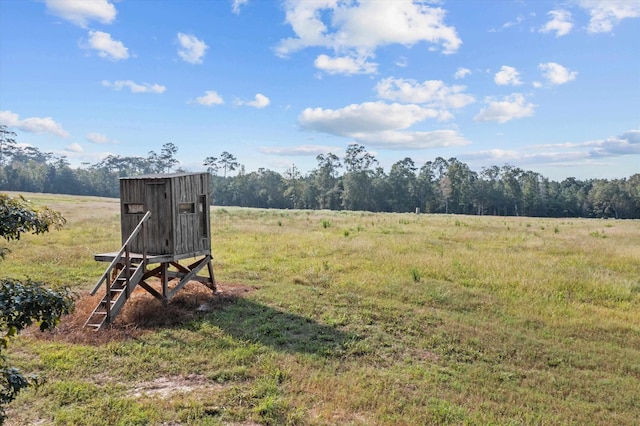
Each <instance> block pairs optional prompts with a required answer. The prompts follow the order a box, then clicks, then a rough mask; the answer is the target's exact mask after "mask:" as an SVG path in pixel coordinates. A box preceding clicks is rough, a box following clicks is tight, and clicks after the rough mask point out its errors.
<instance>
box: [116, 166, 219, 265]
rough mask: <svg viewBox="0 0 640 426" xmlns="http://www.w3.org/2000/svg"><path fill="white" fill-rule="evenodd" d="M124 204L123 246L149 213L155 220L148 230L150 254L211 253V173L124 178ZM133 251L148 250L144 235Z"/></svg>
mask: <svg viewBox="0 0 640 426" xmlns="http://www.w3.org/2000/svg"><path fill="white" fill-rule="evenodd" d="M120 204H121V207H120V209H121V218H122V219H121V230H122V242H123V243H124V241H125V240H126V239H127V238H128V237H129V235H130V234H131V232H132V231H133V229H134V228H135V227H136V225H137V224H138V222H139V221H140V219H142V216H143V215H144V213H145V212H146V211H147V210H148V211H151V218H150V219H149V222H148V225H147V229H146V248H147V253H149V254H173V255H182V254H188V253H204V254H207V253H208V254H210V252H211V236H210V216H209V174H208V173H176V174H166V175H162V174H158V175H145V176H137V177H133V178H123V179H121V180H120ZM132 250H133V251H135V252H139V253H141V252H142V251H143V250H144V245H143V241H142V236H140V237H139V238H137V239H136V241H135V242H134V244H133V247H132Z"/></svg>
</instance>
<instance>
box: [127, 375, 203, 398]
mask: <svg viewBox="0 0 640 426" xmlns="http://www.w3.org/2000/svg"><path fill="white" fill-rule="evenodd" d="M211 387H212V385H211V382H210V381H209V380H207V378H206V377H204V376H199V375H197V374H192V375H189V376H172V377H158V378H157V379H154V380H151V381H148V382H140V383H137V384H136V385H135V386H134V387H133V389H131V390H130V391H129V392H128V394H129V396H132V397H135V398H139V397H141V396H156V397H158V398H161V399H167V398H170V397H172V396H174V395H175V394H179V393H189V392H193V391H195V390H199V389H205V388H208V389H211Z"/></svg>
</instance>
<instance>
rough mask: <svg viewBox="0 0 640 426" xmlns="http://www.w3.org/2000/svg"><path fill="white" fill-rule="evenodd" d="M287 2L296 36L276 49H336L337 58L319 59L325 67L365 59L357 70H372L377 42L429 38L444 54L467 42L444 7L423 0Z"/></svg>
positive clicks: (285, 52) (348, 68)
mask: <svg viewBox="0 0 640 426" xmlns="http://www.w3.org/2000/svg"><path fill="white" fill-rule="evenodd" d="M284 7H285V11H286V17H285V20H286V22H287V23H288V24H289V25H291V28H292V30H293V32H294V33H295V36H294V37H290V38H286V39H282V40H280V43H279V44H278V45H277V46H276V53H277V54H278V55H279V56H282V57H285V56H288V55H289V54H291V53H293V52H296V51H299V50H302V49H305V48H307V47H325V48H328V49H331V50H333V51H334V52H335V53H336V58H335V59H333V60H329V57H328V56H326V55H325V57H323V58H322V59H319V61H320V63H319V65H320V66H323V65H324V67H325V69H326V70H329V69H330V70H334V71H337V72H339V71H340V70H344V71H347V72H351V73H353V69H355V68H354V65H361V66H360V68H358V70H359V71H358V73H363V72H365V71H366V72H372V71H371V70H372V68H371V66H372V65H373V64H369V63H368V62H367V60H368V59H369V58H372V57H374V56H375V51H376V49H377V48H378V47H380V46H385V45H390V44H402V45H405V46H412V45H414V44H416V43H420V42H428V43H431V44H433V45H438V46H440V47H441V48H442V52H443V53H445V54H450V53H454V52H456V51H457V50H458V48H459V47H460V45H461V44H462V41H461V40H460V38H459V37H458V35H457V33H456V30H455V28H454V27H452V26H448V25H446V24H445V22H444V18H445V15H446V12H445V10H444V9H442V8H439V7H431V6H428V5H426V4H424V3H423V2H414V1H413V0H394V1H360V2H346V1H336V0H319V1H309V0H286V1H285V6H284ZM343 58H352V60H351V61H350V62H347V61H344V59H343ZM338 59H340V61H337V60H338ZM316 62H318V59H317V60H316ZM363 65H368V66H363ZM337 72H336V73H337Z"/></svg>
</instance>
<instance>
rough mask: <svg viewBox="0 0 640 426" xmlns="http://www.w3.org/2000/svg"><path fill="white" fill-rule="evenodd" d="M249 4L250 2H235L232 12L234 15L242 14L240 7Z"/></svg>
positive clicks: (246, 0) (244, 0)
mask: <svg viewBox="0 0 640 426" xmlns="http://www.w3.org/2000/svg"><path fill="white" fill-rule="evenodd" d="M248 2H249V0H233V4H232V5H231V10H232V11H233V13H235V14H238V13H240V7H241V6H242V5H245V4H247V3H248Z"/></svg>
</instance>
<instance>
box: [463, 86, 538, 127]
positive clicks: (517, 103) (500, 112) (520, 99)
mask: <svg viewBox="0 0 640 426" xmlns="http://www.w3.org/2000/svg"><path fill="white" fill-rule="evenodd" d="M487 102H488V104H489V106H487V107H486V108H483V109H481V110H480V113H478V115H476V116H475V117H473V120H474V121H497V122H498V123H506V122H507V121H510V120H513V119H516V118H523V117H531V116H532V115H533V113H534V110H535V105H534V104H532V103H527V102H526V100H525V98H524V96H523V95H522V94H520V93H514V94H512V95H511V96H506V97H504V98H503V99H502V100H501V101H497V100H493V99H488V100H487Z"/></svg>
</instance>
